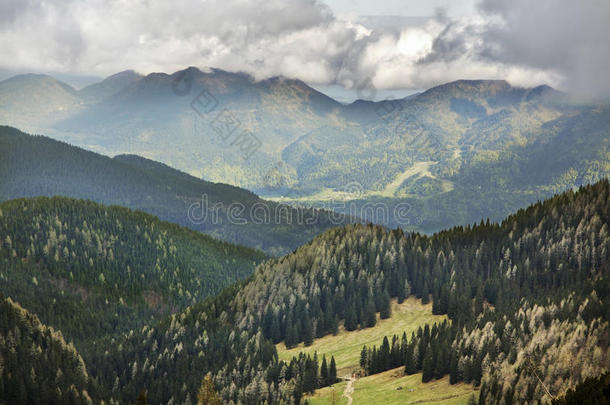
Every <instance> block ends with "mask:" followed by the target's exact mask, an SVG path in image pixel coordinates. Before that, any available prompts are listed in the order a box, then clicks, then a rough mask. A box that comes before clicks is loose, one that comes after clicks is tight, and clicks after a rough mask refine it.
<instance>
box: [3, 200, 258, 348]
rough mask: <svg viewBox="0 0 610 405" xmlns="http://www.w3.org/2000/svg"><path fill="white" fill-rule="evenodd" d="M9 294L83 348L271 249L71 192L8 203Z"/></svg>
mask: <svg viewBox="0 0 610 405" xmlns="http://www.w3.org/2000/svg"><path fill="white" fill-rule="evenodd" d="M0 235H1V236H2V237H1V238H0V239H1V240H0V280H1V282H2V293H3V294H5V295H6V296H9V297H11V298H13V299H14V300H16V301H18V302H19V303H20V304H21V305H23V306H24V307H25V308H27V309H28V310H29V311H32V312H33V313H35V314H37V315H38V316H39V317H40V319H41V320H42V321H43V322H44V323H45V324H48V325H50V326H53V327H55V328H57V329H59V330H61V331H62V332H63V333H64V334H65V336H66V337H67V338H69V339H70V340H73V341H74V342H75V343H76V345H77V347H78V348H79V350H85V349H86V348H88V347H89V346H90V345H91V343H92V342H91V340H92V339H93V338H99V337H102V336H105V335H108V334H117V333H120V332H125V331H129V330H130V329H132V328H138V327H141V326H143V325H144V324H147V323H150V322H155V321H157V320H160V319H162V318H163V317H165V316H167V315H168V314H170V313H173V312H176V311H180V310H182V309H184V308H185V307H187V306H188V305H191V304H193V303H195V302H198V301H200V300H202V299H204V298H205V297H207V296H209V295H213V294H216V293H218V292H219V291H220V290H221V289H222V288H224V287H226V286H228V285H230V284H232V283H234V282H235V281H237V280H240V279H243V278H245V277H247V276H248V275H250V274H251V273H252V271H253V270H254V267H255V266H256V264H257V263H259V262H261V261H262V260H263V259H265V255H264V254H263V253H262V252H259V251H256V250H253V249H250V248H245V247H240V246H236V245H232V244H229V243H226V242H221V241H218V240H215V239H213V238H211V237H209V236H206V235H203V234H201V233H198V232H195V231H191V230H189V229H186V228H182V227H180V226H178V225H175V224H171V223H168V222H163V221H160V220H159V219H157V218H155V217H153V216H151V215H149V214H146V213H143V212H138V211H131V210H129V209H127V208H122V207H105V206H101V205H98V204H96V203H93V202H90V201H84V200H74V199H69V198H63V197H54V198H46V197H39V198H31V199H20V200H12V201H9V202H5V203H2V204H0Z"/></svg>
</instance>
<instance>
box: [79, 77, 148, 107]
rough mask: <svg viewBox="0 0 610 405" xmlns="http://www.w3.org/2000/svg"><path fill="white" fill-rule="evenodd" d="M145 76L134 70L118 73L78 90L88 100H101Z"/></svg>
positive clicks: (90, 101)
mask: <svg viewBox="0 0 610 405" xmlns="http://www.w3.org/2000/svg"><path fill="white" fill-rule="evenodd" d="M142 77H143V76H142V75H140V74H139V73H136V72H134V71H133V70H126V71H124V72H119V73H116V74H114V75H112V76H109V77H107V78H106V79H104V80H102V81H101V82H99V83H95V84H91V85H89V86H87V87H84V88H82V89H81V90H79V91H78V94H79V96H80V97H81V98H83V99H84V100H85V101H86V102H89V103H94V102H101V101H104V100H105V99H107V98H109V97H112V96H114V95H115V94H117V93H119V92H121V91H123V90H124V89H126V88H127V87H129V86H131V85H133V84H135V83H136V82H137V81H139V80H140V79H141V78H142Z"/></svg>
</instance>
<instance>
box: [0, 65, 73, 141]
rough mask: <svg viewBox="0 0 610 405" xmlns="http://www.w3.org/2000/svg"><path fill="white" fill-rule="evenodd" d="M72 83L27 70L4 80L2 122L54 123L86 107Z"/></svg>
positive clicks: (0, 89)
mask: <svg viewBox="0 0 610 405" xmlns="http://www.w3.org/2000/svg"><path fill="white" fill-rule="evenodd" d="M81 104H82V101H81V99H80V97H79V95H78V93H77V91H76V90H74V89H73V88H72V87H70V86H68V85H67V84H65V83H62V82H60V81H58V80H56V79H54V78H52V77H51V76H47V75H38V74H25V75H18V76H14V77H12V78H10V79H6V80H4V81H1V82H0V122H1V123H2V124H8V125H14V126H18V127H20V128H23V129H26V130H33V129H36V128H43V127H50V126H51V125H52V124H53V123H55V122H58V121H60V120H62V119H64V118H66V117H69V116H71V115H73V114H75V113H76V112H78V111H80V110H81V109H82V105H81Z"/></svg>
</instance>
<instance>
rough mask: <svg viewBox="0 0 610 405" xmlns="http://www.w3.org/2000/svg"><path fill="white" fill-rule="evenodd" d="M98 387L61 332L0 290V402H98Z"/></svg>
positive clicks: (79, 403)
mask: <svg viewBox="0 0 610 405" xmlns="http://www.w3.org/2000/svg"><path fill="white" fill-rule="evenodd" d="M96 385H97V384H96V382H95V381H94V380H93V379H92V378H91V377H90V376H89V373H88V371H87V367H86V366H85V363H84V361H83V359H82V358H81V356H80V355H79V354H78V352H77V351H76V349H75V348H74V346H73V345H72V344H69V343H66V342H65V340H64V338H63V336H62V334H61V332H59V331H56V330H53V328H49V327H47V326H45V325H43V324H41V323H40V321H39V320H38V318H37V317H36V316H35V315H32V314H31V313H30V312H28V311H27V310H25V309H23V308H22V307H21V306H19V304H17V303H15V302H13V301H12V300H11V299H10V298H4V296H3V295H2V294H0V403H5V404H49V405H51V404H57V405H60V404H75V405H77V404H78V405H81V404H82V405H86V404H92V403H94V404H99V403H100V399H101V398H100V396H99V392H98V389H97V386H96Z"/></svg>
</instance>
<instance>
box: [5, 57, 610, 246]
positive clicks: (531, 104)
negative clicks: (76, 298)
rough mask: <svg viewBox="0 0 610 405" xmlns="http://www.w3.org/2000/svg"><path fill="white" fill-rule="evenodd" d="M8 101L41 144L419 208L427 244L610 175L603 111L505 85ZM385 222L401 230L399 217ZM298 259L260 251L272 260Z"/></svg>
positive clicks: (106, 93)
mask: <svg viewBox="0 0 610 405" xmlns="http://www.w3.org/2000/svg"><path fill="white" fill-rule="evenodd" d="M177 87H178V88H182V87H184V91H180V92H179V94H177V93H175V92H174V88H177ZM40 92H44V94H45V98H44V100H43V99H40V98H39V97H38V98H37V97H36V95H37V94H38V93H40ZM202 94H203V95H205V97H204V99H205V100H207V101H208V102H209V103H208V102H206V103H204V104H205V106H206V108H204V109H203V110H202V111H199V112H197V111H195V110H194V109H193V107H192V105H191V104H192V103H193V102H194V101H196V100H198V97H202ZM0 97H1V99H2V100H3V102H2V103H1V104H0V121H1V122H4V123H6V124H12V125H16V126H18V127H19V128H22V129H26V130H29V131H30V132H33V133H45V134H48V135H50V136H53V137H54V138H56V139H58V140H62V141H67V142H69V143H72V144H74V145H80V146H83V147H86V148H87V149H91V150H94V151H98V152H100V153H103V154H105V155H109V156H114V155H121V154H126V153H127V154H136V155H140V156H144V157H146V158H148V159H151V160H155V161H158V162H162V163H164V164H167V165H169V166H171V167H173V168H176V169H177V170H180V171H182V172H184V173H188V174H190V175H192V176H194V177H197V178H200V179H205V180H207V181H211V182H225V183H229V184H232V185H234V186H238V187H241V188H245V189H247V190H250V191H253V192H255V193H257V194H259V195H261V196H263V198H264V199H266V200H275V201H280V202H283V203H288V204H293V205H299V206H302V205H314V206H322V207H324V206H325V204H326V205H328V204H327V203H328V202H329V201H338V202H342V201H354V200H358V199H366V200H367V201H364V202H369V201H371V202H382V203H383V204H386V205H388V206H390V207H393V206H395V205H398V204H409V206H410V207H411V213H412V217H413V218H410V221H409V224H408V228H409V229H411V230H415V231H422V232H426V233H433V232H436V231H439V230H441V229H445V228H449V227H452V226H455V225H465V224H468V223H472V222H475V221H478V220H480V219H481V218H488V217H489V218H490V219H492V220H495V221H500V220H501V219H502V218H504V217H505V216H506V215H508V214H510V213H511V212H514V211H515V210H517V209H519V208H522V207H524V206H527V205H528V204H531V203H533V202H535V201H537V200H540V199H544V198H548V197H550V196H552V195H553V194H554V193H557V192H560V191H561V190H565V189H568V188H573V187H579V186H580V185H583V184H588V183H591V182H595V181H597V180H599V179H602V178H605V177H608V176H609V175H610V166H609V165H608V161H609V160H610V159H609V154H610V145H609V144H608V130H607V128H608V125H609V123H608V117H609V116H610V114H608V105H607V103H603V102H602V103H591V102H587V103H585V102H579V101H575V100H573V99H571V98H570V96H569V95H567V94H565V93H562V92H560V91H557V90H555V89H552V88H550V87H548V86H538V87H532V88H523V87H518V86H512V85H510V84H509V83H508V82H506V81H502V80H458V81H454V82H450V83H446V84H442V85H439V86H436V87H433V88H430V89H428V90H427V91H424V92H422V93H419V94H416V95H413V96H409V97H407V98H404V99H400V100H385V101H379V102H370V103H369V102H364V101H362V100H358V101H356V102H354V103H352V104H348V105H344V104H341V103H338V102H337V101H335V100H333V99H331V98H329V97H327V96H325V95H324V94H322V93H319V92H317V91H316V90H314V89H313V88H311V87H309V86H307V85H306V84H305V83H303V82H301V81H298V80H290V79H285V78H279V77H278V78H271V79H267V80H259V81H257V80H255V79H253V78H252V77H250V76H248V75H246V74H242V73H231V72H227V71H223V70H220V69H211V70H206V71H201V70H199V69H197V68H195V67H190V68H187V69H184V70H181V71H177V72H174V73H171V74H166V73H154V74H150V75H146V76H141V75H137V74H134V72H129V71H127V72H121V73H118V74H115V75H112V76H110V77H108V78H107V79H105V80H103V81H102V82H100V83H96V84H94V85H91V86H88V87H86V88H84V89H81V90H75V89H73V88H70V86H68V85H66V84H65V83H62V82H60V81H58V80H56V79H54V78H52V77H49V76H41V75H37V76H36V75H29V76H28V75H25V76H18V77H15V78H11V79H7V80H4V81H3V82H0ZM34 99H36V100H37V102H38V104H35V105H28V100H34ZM200 101H201V100H200ZM220 106H222V108H221V107H220ZM60 109H61V114H56V115H52V114H50V113H48V111H55V110H60ZM222 111H226V114H229V117H230V118H231V120H232V121H233V122H235V123H236V124H238V126H239V128H234V130H235V131H242V132H243V131H246V132H248V133H249V134H252V135H253V136H255V137H256V139H257V140H258V141H260V146H259V147H258V148H257V150H256V153H254V154H253V155H252V156H251V157H249V158H248V159H244V158H243V156H242V153H241V152H240V150H239V148H237V149H236V148H235V146H231V145H230V144H229V143H227V142H224V141H223V140H222V139H223V138H222V137H219V136H218V135H217V132H216V131H215V130H214V128H213V123H214V122H216V121H215V119H217V118H218V116H219V114H220V113H222ZM226 114H225V115H226ZM584 134H586V137H585V136H584ZM546 151H552V153H545V152H546ZM426 162H428V163H426ZM430 162H435V163H434V164H432V163H430ZM270 173H272V174H273V175H272V176H270ZM528 173H535V175H533V176H529V175H528ZM479 180H481V181H483V182H484V183H481V182H480V181H479ZM353 184H358V190H357V191H358V192H357V193H354V190H353V187H351V185H353ZM481 192H484V194H485V195H484V198H483V199H479V198H475V196H479V195H480V194H481ZM439 206H441V208H440V209H439V208H437V207H439ZM439 210H441V211H443V212H445V215H442V216H439V215H438V211H439ZM390 211H391V210H390ZM344 213H349V212H344ZM378 222H379V223H380V224H381V225H384V226H389V227H396V226H404V225H405V224H404V223H403V222H404V221H401V219H400V218H397V217H396V216H394V215H391V216H389V217H388V218H382V219H379V221H378ZM311 236H313V235H311ZM232 241H234V242H238V243H246V242H247V244H249V245H250V246H253V243H254V242H253V241H242V240H238V239H232ZM296 246H298V244H297V243H293V244H291V245H290V247H278V246H261V245H258V246H256V247H257V248H262V249H263V250H265V251H267V252H273V253H274V254H276V253H286V252H288V251H290V249H294V248H295V247H296Z"/></svg>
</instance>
